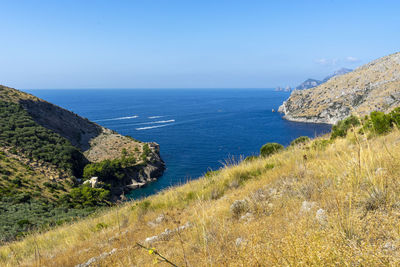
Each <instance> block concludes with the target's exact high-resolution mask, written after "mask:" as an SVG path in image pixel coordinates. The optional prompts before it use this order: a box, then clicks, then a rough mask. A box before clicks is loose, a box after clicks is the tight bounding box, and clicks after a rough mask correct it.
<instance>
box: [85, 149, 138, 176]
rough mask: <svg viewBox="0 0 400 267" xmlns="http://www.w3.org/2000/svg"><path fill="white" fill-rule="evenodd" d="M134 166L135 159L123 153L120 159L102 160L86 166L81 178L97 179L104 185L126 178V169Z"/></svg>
mask: <svg viewBox="0 0 400 267" xmlns="http://www.w3.org/2000/svg"><path fill="white" fill-rule="evenodd" d="M135 164H136V158H135V157H134V156H133V155H131V156H128V155H127V154H126V152H125V153H124V152H123V155H122V158H121V159H113V160H108V159H107V160H103V161H101V162H96V163H90V164H87V165H86V166H85V168H84V170H83V178H84V179H89V178H91V177H94V176H96V177H99V179H100V180H101V181H103V182H105V183H110V182H112V181H118V180H122V179H124V178H126V176H127V173H126V169H127V168H129V167H133V166H135Z"/></svg>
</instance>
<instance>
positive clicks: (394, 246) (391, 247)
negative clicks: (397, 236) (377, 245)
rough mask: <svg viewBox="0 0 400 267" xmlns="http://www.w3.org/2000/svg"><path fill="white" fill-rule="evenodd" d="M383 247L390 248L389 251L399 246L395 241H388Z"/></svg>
mask: <svg viewBox="0 0 400 267" xmlns="http://www.w3.org/2000/svg"><path fill="white" fill-rule="evenodd" d="M382 249H384V250H389V251H395V250H396V249H397V246H396V245H395V244H394V243H393V242H391V241H388V242H386V243H385V244H384V245H383V246H382Z"/></svg>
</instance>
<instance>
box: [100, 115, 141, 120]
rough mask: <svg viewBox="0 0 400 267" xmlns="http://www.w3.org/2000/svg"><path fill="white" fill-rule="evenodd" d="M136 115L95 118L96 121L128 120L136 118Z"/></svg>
mask: <svg viewBox="0 0 400 267" xmlns="http://www.w3.org/2000/svg"><path fill="white" fill-rule="evenodd" d="M138 117H139V116H138V115H133V116H127V117H119V118H112V119H104V120H96V121H118V120H129V119H136V118H138Z"/></svg>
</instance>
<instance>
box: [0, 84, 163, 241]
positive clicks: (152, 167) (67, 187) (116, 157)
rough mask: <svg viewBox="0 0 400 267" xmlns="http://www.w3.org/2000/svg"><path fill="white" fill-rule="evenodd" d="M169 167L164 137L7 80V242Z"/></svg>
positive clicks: (0, 195) (0, 99) (1, 228)
mask: <svg viewBox="0 0 400 267" xmlns="http://www.w3.org/2000/svg"><path fill="white" fill-rule="evenodd" d="M163 170H164V163H163V161H162V160H161V158H160V155H159V146H158V145H157V144H155V143H143V142H140V141H137V140H134V139H133V138H131V137H129V136H122V135H120V134H118V133H116V132H113V131H111V130H109V129H106V128H103V127H101V126H100V125H97V124H95V123H93V122H90V121H89V120H87V119H85V118H82V117H80V116H78V115H76V114H74V113H72V112H70V111H67V110H65V109H62V108H60V107H58V106H56V105H53V104H51V103H48V102H46V101H44V100H41V99H39V98H37V97H35V96H33V95H30V94H27V93H23V92H21V91H18V90H15V89H12V88H9V87H5V86H0V185H1V188H0V209H1V211H2V212H1V214H0V243H1V242H2V241H7V240H10V239H13V238H15V237H18V236H22V235H24V234H25V233H27V232H29V231H31V230H34V229H38V228H46V227H49V226H53V225H56V224H61V223H63V222H65V221H68V220H71V219H74V218H75V217H81V216H85V215H87V214H89V213H92V212H93V211H94V210H95V209H96V208H97V207H100V206H106V205H110V203H111V202H115V201H116V200H118V199H121V198H123V194H124V193H126V192H128V191H129V190H132V189H134V188H136V187H138V186H142V185H144V184H146V183H148V182H150V181H152V180H154V179H156V178H158V177H159V176H161V174H162V172H163ZM93 176H96V177H98V180H97V182H96V184H94V183H92V182H90V183H89V184H88V182H85V181H86V180H88V179H90V178H91V177H93ZM83 182H85V183H86V184H85V185H83V184H82V183H83ZM90 184H91V185H92V186H90Z"/></svg>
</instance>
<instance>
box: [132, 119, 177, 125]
mask: <svg viewBox="0 0 400 267" xmlns="http://www.w3.org/2000/svg"><path fill="white" fill-rule="evenodd" d="M170 122H175V120H174V119H172V120H165V121H149V122H141V123H135V124H134V125H148V124H162V123H170Z"/></svg>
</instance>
